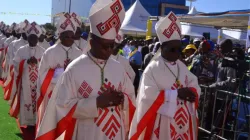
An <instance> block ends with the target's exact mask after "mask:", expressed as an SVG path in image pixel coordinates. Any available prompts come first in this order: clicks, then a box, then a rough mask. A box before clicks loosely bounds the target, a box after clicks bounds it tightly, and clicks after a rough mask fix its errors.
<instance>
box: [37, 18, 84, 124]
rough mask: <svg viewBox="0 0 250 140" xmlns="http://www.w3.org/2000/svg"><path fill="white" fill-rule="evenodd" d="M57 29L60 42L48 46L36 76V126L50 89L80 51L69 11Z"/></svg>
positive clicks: (46, 102)
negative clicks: (75, 40) (76, 43)
mask: <svg viewBox="0 0 250 140" xmlns="http://www.w3.org/2000/svg"><path fill="white" fill-rule="evenodd" d="M59 18H60V20H59V23H58V25H57V30H58V32H59V38H60V42H58V43H56V44H55V45H54V46H52V47H49V48H48V49H47V50H46V51H45V53H44V55H43V57H42V60H41V64H40V66H39V77H38V86H37V87H38V96H37V111H38V115H37V127H39V125H40V122H41V119H42V117H43V114H44V112H45V109H46V107H47V104H48V101H49V98H50V96H51V93H52V90H53V88H54V86H55V84H56V83H57V80H58V78H59V77H60V75H61V74H62V72H64V70H65V69H66V67H67V66H68V65H69V63H70V62H72V61H73V60H74V59H76V58H77V57H79V56H80V55H81V54H82V52H81V51H80V50H79V49H78V48H77V47H76V46H75V45H74V38H73V37H74V33H75V31H76V23H75V22H74V20H73V19H72V17H71V15H70V14H69V13H65V14H64V15H61V16H60V17H59Z"/></svg>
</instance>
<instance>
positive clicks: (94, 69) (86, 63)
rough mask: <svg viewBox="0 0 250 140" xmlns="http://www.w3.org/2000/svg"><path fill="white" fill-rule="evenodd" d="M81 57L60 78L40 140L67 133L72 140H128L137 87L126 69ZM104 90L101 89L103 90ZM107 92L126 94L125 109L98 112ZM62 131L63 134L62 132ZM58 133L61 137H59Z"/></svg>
mask: <svg viewBox="0 0 250 140" xmlns="http://www.w3.org/2000/svg"><path fill="white" fill-rule="evenodd" d="M91 59H94V61H95V62H96V63H98V65H99V66H100V67H103V66H104V65H105V61H103V60H97V59H95V58H93V57H92V56H91V58H90V57H89V56H86V55H81V56H80V57H79V58H77V59H76V60H74V61H73V62H72V63H71V64H70V65H69V66H68V68H67V69H66V71H65V72H64V73H63V75H62V76H61V77H60V79H59V81H58V82H57V85H56V87H55V89H54V91H53V94H52V96H51V99H50V101H49V103H48V107H47V109H46V112H45V115H44V117H43V120H42V122H41V125H40V127H39V128H38V135H37V140H45V139H48V137H47V136H51V137H49V139H56V138H58V137H59V136H60V135H61V134H63V133H65V138H68V139H72V140H125V137H126V135H127V134H128V131H129V125H130V123H129V122H131V121H132V115H133V113H134V111H135V106H134V102H135V94H134V87H133V84H132V82H131V80H130V79H129V77H128V76H127V74H126V72H125V70H124V68H123V66H122V65H121V64H120V63H118V62H117V61H115V60H113V59H109V60H108V61H107V63H106V65H105V67H104V75H103V76H104V77H103V78H104V81H103V82H104V84H103V87H102V86H101V81H102V80H101V71H100V68H99V67H98V66H97V65H96V64H95V63H94V62H93V61H92V60H91ZM101 87H102V88H101ZM107 88H112V89H114V90H118V91H121V92H123V93H124V96H125V101H124V104H123V105H122V106H112V107H108V108H104V109H101V108H97V105H96V99H97V97H98V96H99V95H100V94H102V93H103V91H105V90H106V89H107ZM59 131H60V132H59ZM56 132H58V133H56Z"/></svg>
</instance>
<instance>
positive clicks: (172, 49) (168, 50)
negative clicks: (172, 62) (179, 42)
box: [166, 47, 182, 53]
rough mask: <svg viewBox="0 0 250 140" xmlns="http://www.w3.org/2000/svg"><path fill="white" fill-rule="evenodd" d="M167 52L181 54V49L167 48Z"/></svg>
mask: <svg viewBox="0 0 250 140" xmlns="http://www.w3.org/2000/svg"><path fill="white" fill-rule="evenodd" d="M166 52H171V53H181V52H182V51H181V48H174V47H166Z"/></svg>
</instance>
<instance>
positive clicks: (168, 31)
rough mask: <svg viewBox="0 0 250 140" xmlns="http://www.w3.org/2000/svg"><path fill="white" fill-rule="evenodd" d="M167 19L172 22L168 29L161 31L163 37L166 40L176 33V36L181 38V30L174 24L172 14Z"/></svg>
mask: <svg viewBox="0 0 250 140" xmlns="http://www.w3.org/2000/svg"><path fill="white" fill-rule="evenodd" d="M168 18H169V19H170V20H171V21H172V22H171V24H170V25H169V27H168V28H167V29H165V30H164V31H163V35H165V36H166V37H167V38H170V37H171V36H172V35H173V33H174V32H175V31H177V32H178V34H179V35H180V36H181V30H180V28H179V27H178V25H177V24H176V20H177V17H176V16H175V15H174V14H173V13H171V14H170V15H169V17H168Z"/></svg>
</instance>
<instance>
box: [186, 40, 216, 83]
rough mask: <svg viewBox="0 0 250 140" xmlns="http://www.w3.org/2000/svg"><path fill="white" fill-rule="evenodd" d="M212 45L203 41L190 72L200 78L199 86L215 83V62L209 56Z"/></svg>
mask: <svg viewBox="0 0 250 140" xmlns="http://www.w3.org/2000/svg"><path fill="white" fill-rule="evenodd" d="M209 50H210V44H209V43H208V42H207V41H202V42H201V43H200V46H199V48H198V50H197V51H196V52H195V54H194V55H195V56H194V58H193V60H192V63H191V68H190V71H191V72H192V73H193V74H194V75H195V76H197V77H198V81H199V84H208V83H212V82H213V81H214V70H213V64H214V62H213V60H212V59H211V57H210V54H209Z"/></svg>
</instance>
